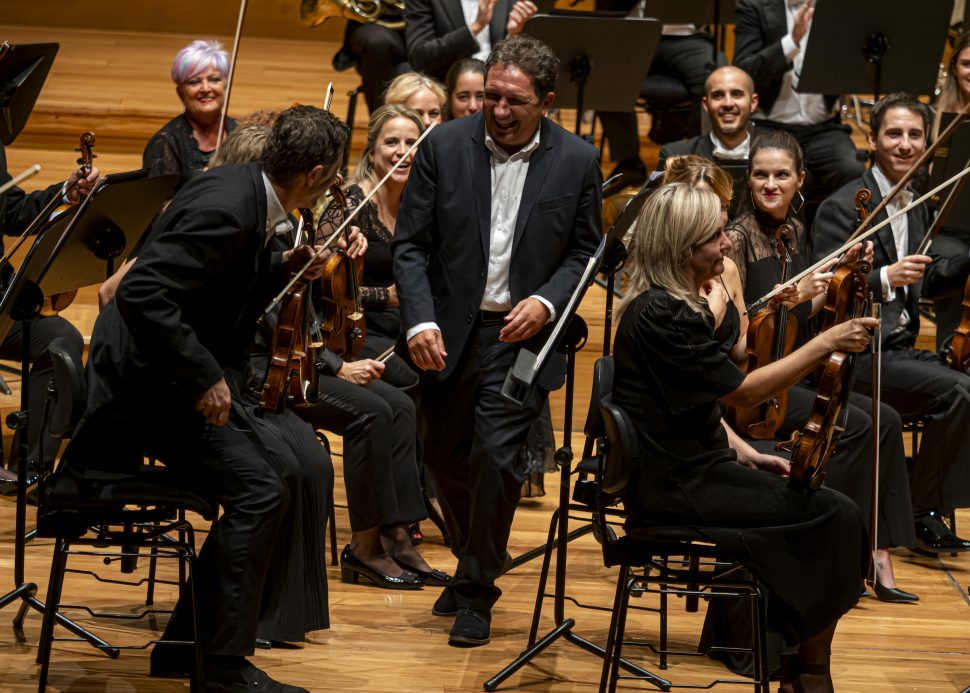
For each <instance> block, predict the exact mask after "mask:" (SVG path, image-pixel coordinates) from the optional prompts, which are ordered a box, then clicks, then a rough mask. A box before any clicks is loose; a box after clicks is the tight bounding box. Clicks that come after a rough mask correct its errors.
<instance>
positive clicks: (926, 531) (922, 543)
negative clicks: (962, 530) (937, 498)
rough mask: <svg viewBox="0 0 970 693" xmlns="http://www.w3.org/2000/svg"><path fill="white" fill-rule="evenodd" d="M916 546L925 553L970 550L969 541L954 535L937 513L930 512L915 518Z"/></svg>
mask: <svg viewBox="0 0 970 693" xmlns="http://www.w3.org/2000/svg"><path fill="white" fill-rule="evenodd" d="M916 548H918V549H920V550H921V551H924V552H927V553H951V552H960V551H970V541H965V540H963V539H961V538H960V537H958V536H956V535H955V534H954V533H953V532H951V531H950V528H949V527H948V526H947V525H946V523H945V522H944V521H943V518H942V517H940V514H939V513H937V512H931V513H927V514H926V515H923V516H922V517H920V518H919V519H917V520H916Z"/></svg>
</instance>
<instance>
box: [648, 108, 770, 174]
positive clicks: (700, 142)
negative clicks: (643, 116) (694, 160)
mask: <svg viewBox="0 0 970 693" xmlns="http://www.w3.org/2000/svg"><path fill="white" fill-rule="evenodd" d="M749 127H750V128H751V141H752V142H754V140H755V138H757V137H758V135H760V134H761V133H763V132H766V131H767V130H768V128H765V127H762V126H760V125H758V124H757V123H755V122H753V121H752V122H750V124H749ZM688 154H696V155H697V156H702V157H704V158H705V159H712V160H713V159H714V143H713V142H711V136H710V134H707V135H695V136H694V137H691V138H690V139H686V140H680V141H678V142H668V143H667V144H665V145H664V146H662V147H661V148H660V158H659V159H658V160H657V169H656V170H657V171H659V172H661V173H662V172H663V170H664V166H666V164H667V159H669V158H670V157H672V156H685V155H688Z"/></svg>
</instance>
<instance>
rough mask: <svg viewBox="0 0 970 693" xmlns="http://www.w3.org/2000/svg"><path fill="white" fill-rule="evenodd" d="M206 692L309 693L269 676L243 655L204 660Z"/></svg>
mask: <svg viewBox="0 0 970 693" xmlns="http://www.w3.org/2000/svg"><path fill="white" fill-rule="evenodd" d="M205 690H206V693H309V692H308V691H307V690H306V689H305V688H300V687H299V686H290V685H288V684H285V683H281V682H279V681H276V680H275V679H272V678H270V676H269V674H267V673H266V672H265V671H263V670H261V669H257V668H256V667H255V666H253V665H252V664H251V663H250V662H249V661H247V660H246V659H245V658H243V657H211V658H209V659H207V660H206V671H205Z"/></svg>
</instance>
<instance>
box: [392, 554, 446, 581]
mask: <svg viewBox="0 0 970 693" xmlns="http://www.w3.org/2000/svg"><path fill="white" fill-rule="evenodd" d="M391 558H393V559H394V562H395V563H397V564H398V565H399V566H401V567H402V568H404V570H409V571H411V572H412V573H414V574H415V575H417V576H418V577H419V578H421V582H423V583H424V584H425V585H427V586H428V587H447V586H448V585H450V584H451V581H452V580H453V579H454V578H452V577H451V576H450V575H449V574H448V573H446V572H445V571H443V570H435V569H434V568H432V569H431V570H421V569H420V568H415V567H414V566H413V565H408V564H407V563H405V562H404V561H402V560H401V559H400V558H397V557H396V556H391Z"/></svg>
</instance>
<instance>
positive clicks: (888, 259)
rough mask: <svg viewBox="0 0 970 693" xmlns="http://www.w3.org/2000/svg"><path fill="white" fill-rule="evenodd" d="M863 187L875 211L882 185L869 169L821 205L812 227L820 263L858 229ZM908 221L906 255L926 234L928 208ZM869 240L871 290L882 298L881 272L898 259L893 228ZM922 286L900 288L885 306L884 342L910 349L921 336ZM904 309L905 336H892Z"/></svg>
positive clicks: (911, 214)
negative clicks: (858, 195) (906, 320)
mask: <svg viewBox="0 0 970 693" xmlns="http://www.w3.org/2000/svg"><path fill="white" fill-rule="evenodd" d="M860 188H868V189H869V191H870V192H872V200H871V201H870V202H869V205H868V207H869V209H870V210H872V209H875V207H876V205H878V204H879V203H880V202H881V201H882V194H881V193H880V192H879V186H878V185H877V184H876V179H875V177H874V176H873V174H872V171H870V170H867V171H866V172H865V173H864V174H863V175H862V178H859V179H857V180H854V181H852V182H851V183H849V184H847V185H844V186H842V187H841V188H839V189H838V190H837V191H835V193H833V194H832V195H831V197H829V198H828V199H827V200H825V202H823V203H822V205H821V206H820V207H819V208H818V213H817V214H816V215H815V222H814V224H813V226H812V241H813V246H814V255H815V259H816V260H820V259H821V258H823V257H825V256H826V255H828V254H829V253H831V252H833V251H834V250H835V249H836V248H838V247H839V246H841V245H842V244H844V243H845V242H846V241H847V240H848V238H849V236H850V235H851V234H852V232H853V231H855V229H856V227H857V226H858V215H857V212H856V209H855V204H854V198H855V194H856V192H857V191H858V190H859V189H860ZM888 216H889V215H888V214H886V211H885V210H883V211H882V212H880V213H879V215H878V216H877V217H876V218H875V219H873V221H872V224H873V225H875V224H878V223H879V222H882V221H885V220H886V219H887V218H888ZM906 219H907V222H908V224H909V232H908V239H907V243H908V249H907V254H912V253H914V252H915V251H916V248H917V247H918V246H919V244H920V241H922V240H923V236H924V235H925V234H926V229H927V224H928V223H929V212H928V211H927V208H926V205H920V206H919V207H917V208H916V209H913V210H910V211H909V213H908V214H907V215H906ZM870 240H872V245H873V253H874V257H873V267H872V271H871V272H870V273H869V290H870V291H871V292H872V294H873V295H874V296H876V297H877V298H881V297H882V295H883V293H882V282H881V281H880V278H879V274H880V270H881V269H882V268H883V267H885V266H887V265H891V264H892V263H894V262H896V261H897V260H898V259H899V257H898V255H897V253H896V241H895V240H894V239H893V230H892V227H891V225H887V226H886V227H885V228H883V229H882V230H880V231H879V232H878V233H876V235H875V236H874V237H872V238H871V239H870ZM929 271H933V268H932V267H931V268H930V270H928V272H929ZM921 285H922V282H917V283H915V284H913V285H911V286H910V287H909V290H908V291H904V290H903V288H902V287H900V288H897V289H896V299H895V300H893V301H890V302H888V303H885V304H884V305H883V310H882V319H883V325H884V326H885V327H886V328H887V329H883V331H882V335H883V342H884V343H885V342H887V340H889V339H890V338H891V339H892V343H893V344H897V343H906V342H908V344H907V346H911V345H912V344H913V343H914V342H915V340H916V335H918V334H919V297H920V290H921ZM903 308H905V309H906V310H907V311H908V312H909V317H910V322H909V324H908V325H907V326H906V334H904V335H900V334H898V333H897V334H896V335H893V334H892V327H891V326H895V325H896V324H897V323H898V322H899V316H900V315H901V314H902V311H903Z"/></svg>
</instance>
